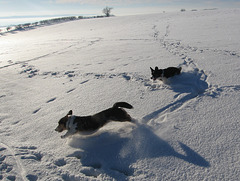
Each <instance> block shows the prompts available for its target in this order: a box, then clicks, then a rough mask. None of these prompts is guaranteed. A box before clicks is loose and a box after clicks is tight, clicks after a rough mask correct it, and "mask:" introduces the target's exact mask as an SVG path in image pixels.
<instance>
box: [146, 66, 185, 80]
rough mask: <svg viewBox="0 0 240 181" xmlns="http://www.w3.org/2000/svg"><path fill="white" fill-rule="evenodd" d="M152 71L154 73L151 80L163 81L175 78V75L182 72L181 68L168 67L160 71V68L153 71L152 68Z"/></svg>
mask: <svg viewBox="0 0 240 181" xmlns="http://www.w3.org/2000/svg"><path fill="white" fill-rule="evenodd" d="M150 69H151V73H152V77H151V79H153V80H156V79H160V80H162V79H163V78H169V77H173V76H174V75H179V74H180V72H181V70H182V68H181V67H179V68H178V67H168V68H166V69H158V67H155V69H153V68H152V67H150Z"/></svg>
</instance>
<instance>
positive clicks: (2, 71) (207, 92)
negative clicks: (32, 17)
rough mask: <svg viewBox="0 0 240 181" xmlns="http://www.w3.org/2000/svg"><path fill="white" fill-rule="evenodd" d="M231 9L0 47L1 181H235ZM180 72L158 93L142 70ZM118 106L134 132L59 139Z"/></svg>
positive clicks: (122, 127) (74, 25)
mask: <svg viewBox="0 0 240 181" xmlns="http://www.w3.org/2000/svg"><path fill="white" fill-rule="evenodd" d="M239 18H240V10H239V9H231V10H214V11H203V10H202V11H194V12H184V13H182V12H179V13H165V14H154V15H140V16H127V17H112V18H103V19H89V20H78V21H74V22H68V23H62V24H57V25H52V26H45V27H39V28H35V29H33V30H29V31H19V32H12V33H8V34H5V35H3V36H1V37H0V81H1V83H0V90H1V91H0V180H31V181H35V180H65V181H70V180H71V181H72V180H73V181H74V180H147V181H149V180H189V181H190V180H231V181H234V180H235V181H237V180H238V179H239V178H240V168H239V165H240V157H239V154H240V149H239V148H240V142H239V133H240V125H239V117H240V112H239V102H240V96H239V95H240V94H239V93H240V61H239V60H240V44H239V42H240V34H239V29H240V24H239ZM155 66H158V67H159V68H166V67H169V66H181V67H182V73H181V74H180V75H179V76H175V77H173V78H170V79H169V80H168V81H167V82H164V83H163V82H161V81H152V80H151V79H150V77H151V75H150V73H151V72H150V67H155ZM118 101H126V102H128V103H130V104H132V105H133V107H134V109H131V110H127V109H126V111H127V112H128V113H129V114H130V115H131V116H132V118H133V119H134V120H133V123H126V122H124V123H119V122H111V123H109V124H107V125H106V126H104V127H103V128H101V129H99V130H98V131H97V132H95V133H93V134H90V135H86V134H82V135H75V136H73V137H71V138H66V139H61V138H60V136H61V135H62V134H59V133H57V132H55V131H54V129H55V128H56V127H57V122H58V120H59V119H60V118H61V117H63V116H65V115H66V114H67V112H68V111H69V110H70V109H72V110H73V113H74V114H75V115H81V116H84V115H91V114H95V113H97V112H99V111H102V110H104V109H107V108H109V107H111V106H112V105H113V104H114V103H115V102H118Z"/></svg>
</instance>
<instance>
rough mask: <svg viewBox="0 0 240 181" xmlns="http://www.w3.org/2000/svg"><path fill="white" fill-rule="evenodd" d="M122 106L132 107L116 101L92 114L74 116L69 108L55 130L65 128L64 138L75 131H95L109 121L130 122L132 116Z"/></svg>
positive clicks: (58, 130)
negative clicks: (107, 107)
mask: <svg viewBox="0 0 240 181" xmlns="http://www.w3.org/2000/svg"><path fill="white" fill-rule="evenodd" d="M122 108H127V109H132V108H133V107H132V106H131V105H130V104H128V103H126V102H117V103H115V104H114V105H113V107H111V108H109V109H106V110H104V111H101V112H99V113H97V114H94V115H92V116H74V115H72V110H70V111H69V112H68V114H67V115H66V116H65V117H63V118H62V119H60V120H59V122H58V127H57V128H56V129H55V131H57V132H62V131H64V130H67V133H66V134H65V135H63V136H61V138H66V137H68V136H71V135H73V134H75V133H77V132H84V131H95V130H97V129H99V128H101V127H102V126H104V125H105V124H106V123H108V122H110V121H120V122H124V121H129V122H131V120H132V118H131V117H130V115H129V114H128V113H127V112H126V111H125V110H124V109H122Z"/></svg>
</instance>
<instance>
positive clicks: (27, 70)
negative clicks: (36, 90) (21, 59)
mask: <svg viewBox="0 0 240 181" xmlns="http://www.w3.org/2000/svg"><path fill="white" fill-rule="evenodd" d="M21 68H22V69H23V70H22V71H21V72H20V74H23V73H24V74H27V75H28V77H29V78H32V77H34V76H36V75H38V74H39V70H38V69H36V68H35V67H34V66H33V65H28V64H27V63H25V64H23V65H22V66H21Z"/></svg>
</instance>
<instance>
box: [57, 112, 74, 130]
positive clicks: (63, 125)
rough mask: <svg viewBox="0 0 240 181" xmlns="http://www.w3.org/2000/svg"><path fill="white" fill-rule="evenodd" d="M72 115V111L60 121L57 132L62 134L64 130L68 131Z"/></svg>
mask: <svg viewBox="0 0 240 181" xmlns="http://www.w3.org/2000/svg"><path fill="white" fill-rule="evenodd" d="M71 115H72V110H70V111H69V112H68V113H67V115H66V116H64V117H63V118H62V119H60V120H59V121H58V126H57V128H56V129H55V131H57V132H62V131H64V130H67V121H68V117H69V116H71Z"/></svg>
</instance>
